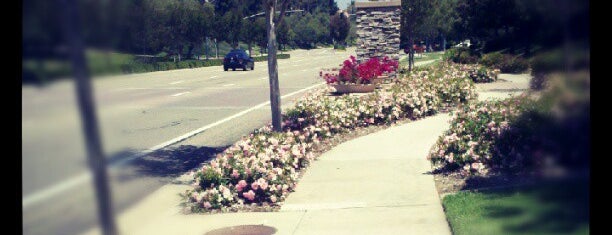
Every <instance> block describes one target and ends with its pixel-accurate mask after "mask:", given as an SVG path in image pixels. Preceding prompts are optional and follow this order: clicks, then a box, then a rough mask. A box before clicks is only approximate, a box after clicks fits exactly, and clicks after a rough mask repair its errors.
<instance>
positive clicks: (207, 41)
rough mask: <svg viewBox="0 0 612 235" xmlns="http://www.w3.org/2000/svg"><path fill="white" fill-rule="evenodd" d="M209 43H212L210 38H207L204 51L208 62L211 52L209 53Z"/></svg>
mask: <svg viewBox="0 0 612 235" xmlns="http://www.w3.org/2000/svg"><path fill="white" fill-rule="evenodd" d="M209 42H210V39H209V38H208V37H206V48H205V49H204V51H206V60H208V54H209V51H208V48H209Z"/></svg>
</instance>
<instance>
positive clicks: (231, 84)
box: [223, 83, 236, 86]
mask: <svg viewBox="0 0 612 235" xmlns="http://www.w3.org/2000/svg"><path fill="white" fill-rule="evenodd" d="M233 85H236V84H234V83H230V84H225V85H223V86H233Z"/></svg>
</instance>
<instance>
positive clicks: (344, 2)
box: [335, 0, 351, 10]
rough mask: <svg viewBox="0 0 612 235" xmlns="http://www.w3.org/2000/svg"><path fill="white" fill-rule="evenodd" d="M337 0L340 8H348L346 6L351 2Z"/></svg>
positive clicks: (349, 0)
mask: <svg viewBox="0 0 612 235" xmlns="http://www.w3.org/2000/svg"><path fill="white" fill-rule="evenodd" d="M335 1H336V3H337V4H338V8H340V9H341V10H346V7H348V5H349V4H351V0H335Z"/></svg>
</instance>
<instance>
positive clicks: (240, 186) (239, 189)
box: [236, 180, 247, 192]
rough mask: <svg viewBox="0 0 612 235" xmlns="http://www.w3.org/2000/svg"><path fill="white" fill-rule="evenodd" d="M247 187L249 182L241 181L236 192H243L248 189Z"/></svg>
mask: <svg viewBox="0 0 612 235" xmlns="http://www.w3.org/2000/svg"><path fill="white" fill-rule="evenodd" d="M246 186H247V182H246V181H244V180H240V181H238V184H237V185H236V190H237V191H238V192H242V190H243V189H244V187H246Z"/></svg>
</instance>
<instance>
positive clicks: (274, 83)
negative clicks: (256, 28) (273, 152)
mask: <svg viewBox="0 0 612 235" xmlns="http://www.w3.org/2000/svg"><path fill="white" fill-rule="evenodd" d="M275 5H276V4H274V3H271V4H269V5H268V6H267V7H266V21H267V23H268V24H267V29H268V30H267V31H268V75H269V77H270V108H271V109H272V129H273V130H274V131H276V132H281V131H282V129H281V109H280V101H281V100H280V91H279V86H278V66H277V64H276V32H275V31H276V25H274V12H275V11H276V9H275V7H276V6H275Z"/></svg>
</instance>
